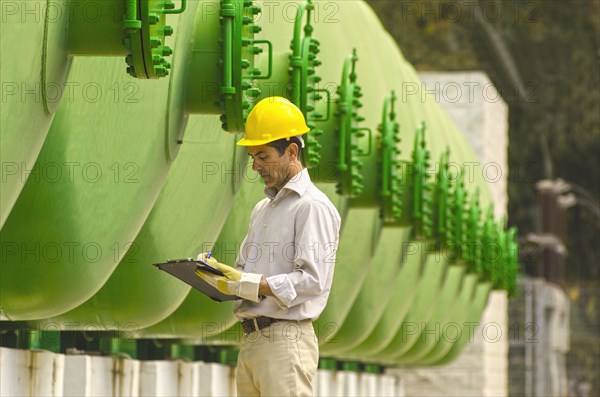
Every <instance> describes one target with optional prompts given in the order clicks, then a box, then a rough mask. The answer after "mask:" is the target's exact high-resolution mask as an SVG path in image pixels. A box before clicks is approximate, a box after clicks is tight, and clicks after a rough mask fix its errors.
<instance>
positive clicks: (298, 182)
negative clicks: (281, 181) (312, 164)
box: [264, 168, 311, 200]
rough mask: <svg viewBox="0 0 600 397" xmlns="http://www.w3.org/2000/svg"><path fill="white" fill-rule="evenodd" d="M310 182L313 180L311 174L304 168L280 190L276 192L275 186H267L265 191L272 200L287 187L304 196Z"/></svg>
mask: <svg viewBox="0 0 600 397" xmlns="http://www.w3.org/2000/svg"><path fill="white" fill-rule="evenodd" d="M310 183H311V181H310V175H308V169H307V168H303V169H302V171H300V172H299V173H297V174H296V175H294V176H293V177H292V179H290V180H289V181H288V183H286V184H285V186H284V187H283V188H282V189H281V190H280V191H279V192H276V191H275V188H272V187H265V190H264V192H265V196H267V197H268V198H270V199H271V200H275V198H276V197H277V196H278V195H279V194H280V193H281V192H283V191H284V190H286V189H287V190H293V191H294V192H296V193H298V195H300V196H302V195H303V194H304V193H305V192H306V189H308V186H309V185H310ZM280 197H281V196H280Z"/></svg>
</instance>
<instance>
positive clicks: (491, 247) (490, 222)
mask: <svg viewBox="0 0 600 397" xmlns="http://www.w3.org/2000/svg"><path fill="white" fill-rule="evenodd" d="M496 234H497V231H496V227H495V224H494V212H493V208H492V207H491V205H490V206H489V207H488V210H487V214H486V216H485V220H484V222H483V232H482V235H481V258H482V259H481V263H482V270H483V278H484V279H485V280H489V281H491V282H492V284H495V283H496V279H497V277H498V275H497V273H496V266H495V263H494V262H495V259H496V255H497V243H496V238H497V236H496Z"/></svg>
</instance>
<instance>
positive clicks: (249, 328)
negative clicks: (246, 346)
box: [241, 316, 285, 335]
mask: <svg viewBox="0 0 600 397" xmlns="http://www.w3.org/2000/svg"><path fill="white" fill-rule="evenodd" d="M278 321H285V320H282V319H279V318H271V317H264V316H260V317H255V318H247V319H244V320H242V321H241V323H242V329H243V330H244V335H250V334H251V333H252V332H254V331H260V330H261V329H263V328H267V327H268V326H269V325H271V324H273V323H276V322H278Z"/></svg>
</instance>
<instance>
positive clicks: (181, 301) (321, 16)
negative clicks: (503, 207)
mask: <svg viewBox="0 0 600 397" xmlns="http://www.w3.org/2000/svg"><path fill="white" fill-rule="evenodd" d="M43 3H45V2H36V3H35V4H39V5H40V6H41V5H42V4H43ZM50 3H52V4H62V5H64V6H69V5H72V4H74V3H72V2H70V1H68V0H64V1H61V2H58V1H56V2H55V1H54V0H52V1H50V2H49V3H48V4H50ZM167 3H169V2H158V1H150V2H139V1H137V0H108V1H107V2H106V3H103V5H102V7H104V8H101V9H102V10H104V11H108V10H114V12H116V15H117V16H118V18H117V19H116V20H114V18H113V20H108V19H106V20H102V21H101V23H100V24H98V25H96V26H93V25H92V24H90V23H85V21H82V20H81V19H79V20H76V21H75V22H72V21H69V22H64V21H53V22H54V24H53V25H50V24H49V23H50V20H51V18H50V16H51V15H50V14H47V15H45V17H44V18H45V19H44V20H45V21H46V24H45V25H44V24H38V25H35V24H34V23H33V22H31V21H25V23H22V22H20V20H17V19H12V20H10V21H9V22H8V23H5V22H4V21H3V22H2V38H1V42H0V43H1V44H2V51H3V54H4V53H6V52H4V51H6V49H8V50H9V51H17V49H18V46H17V44H15V42H16V41H17V40H16V39H15V38H16V37H17V35H20V36H19V37H22V40H23V43H24V45H23V52H24V54H25V56H26V57H27V59H30V61H31V62H30V63H29V64H27V66H28V67H18V66H17V64H16V63H15V62H12V61H11V60H10V59H8V58H7V57H2V65H1V68H2V69H1V70H2V82H3V91H2V96H3V104H5V102H6V106H7V107H8V109H9V111H10V113H11V115H13V114H17V115H27V116H26V117H9V116H7V114H8V113H9V112H7V111H5V110H6V109H3V112H2V119H1V121H2V135H1V137H2V164H3V169H2V175H3V178H2V213H1V215H2V218H1V219H0V220H1V223H0V227H1V228H2V229H1V236H0V243H1V244H2V262H1V270H2V277H1V280H0V314H1V316H2V320H5V321H6V320H11V321H18V320H26V321H30V324H32V326H34V325H35V323H36V322H38V323H48V322H52V323H54V324H59V327H60V328H63V329H65V328H66V327H67V325H68V327H69V329H70V330H73V329H85V324H88V325H89V324H94V325H95V327H96V328H95V329H96V330H121V329H122V327H123V326H124V325H125V324H135V326H136V329H137V330H138V332H137V334H136V337H138V338H169V339H181V340H182V341H184V342H185V343H187V344H193V345H198V344H234V345H235V344H237V342H239V337H240V330H239V326H238V325H237V323H236V321H235V318H234V317H233V315H232V313H231V306H232V305H231V303H224V304H217V303H215V302H213V301H211V300H210V299H208V298H207V297H205V296H204V295H202V294H200V293H199V292H197V291H195V290H190V288H189V287H188V286H186V285H185V284H183V283H180V282H179V281H177V280H175V279H173V278H171V277H169V276H167V275H166V274H164V273H163V272H160V271H158V270H157V269H155V268H154V267H153V266H152V264H153V263H156V262H161V261H164V260H167V259H173V258H179V257H193V256H195V255H196V254H197V253H199V252H203V251H208V250H212V252H213V254H214V256H215V257H216V258H218V259H219V260H220V261H222V262H225V263H229V264H233V262H234V260H235V257H236V255H237V251H238V249H239V243H240V242H241V241H242V239H243V237H244V235H245V234H246V231H247V227H248V222H249V218H250V213H251V211H252V208H253V207H254V204H256V202H258V201H259V200H260V199H261V198H263V197H264V195H263V192H262V190H263V186H262V183H261V181H260V180H259V178H257V177H256V173H254V172H253V171H251V170H250V169H249V167H248V165H247V153H246V151H245V149H243V148H239V147H237V146H236V145H235V141H236V140H237V139H239V134H237V133H239V132H241V131H242V130H243V123H244V118H245V117H246V116H247V114H248V112H249V110H250V109H251V107H252V105H253V103H255V102H256V101H257V100H259V99H260V98H263V97H267V96H272V95H281V96H285V97H288V98H289V99H290V100H292V101H294V102H295V103H296V104H297V105H298V106H299V107H300V108H301V110H302V111H303V112H304V113H305V115H306V117H307V120H308V123H309V125H310V126H311V128H313V132H312V133H311V134H309V136H308V137H307V139H306V141H307V148H306V150H305V163H306V164H307V165H308V166H309V167H310V172H311V177H312V178H313V181H314V182H315V183H316V184H317V185H318V187H319V188H320V189H321V190H323V191H324V192H325V193H326V194H327V195H328V196H329V197H330V198H331V200H332V201H333V202H334V204H335V205H336V207H337V208H338V211H339V212H340V214H341V215H342V229H341V232H340V244H339V247H338V253H337V264H336V270H335V276H334V281H333V286H332V289H331V295H330V299H329V302H328V305H327V307H326V309H325V311H324V312H323V313H322V315H321V317H320V318H319V319H318V321H317V322H316V323H315V328H316V331H317V334H318V336H319V341H320V344H321V354H322V355H323V356H325V357H332V358H335V359H342V360H352V361H362V362H372V363H385V364H390V365H399V364H401V365H422V364H427V365H434V364H439V363H444V362H449V361H450V360H452V359H453V358H455V357H456V356H457V355H458V354H460V352H461V351H462V349H463V348H464V346H465V345H466V342H467V341H468V339H465V337H468V335H465V334H466V333H467V332H465V331H466V329H465V325H464V324H470V323H471V322H476V321H477V320H478V319H479V318H480V316H481V313H482V311H483V309H484V308H485V305H486V302H487V298H488V295H489V292H490V291H491V289H492V288H506V287H507V285H508V284H507V283H508V281H507V280H508V279H509V278H510V274H512V273H511V272H514V265H515V263H516V262H515V261H516V259H515V255H514V252H513V254H511V255H512V256H510V255H506V256H503V257H502V258H501V260H499V261H498V260H497V261H492V260H490V259H489V258H485V257H483V258H482V256H481V252H480V251H477V252H474V251H473V252H471V251H469V252H461V255H462V256H459V257H450V256H448V250H447V249H448V247H449V246H451V245H452V244H457V245H458V246H459V247H463V246H465V247H466V246H468V244H471V243H481V244H491V243H494V242H499V243H500V244H502V245H503V246H507V247H509V246H510V247H512V246H513V245H514V232H513V233H512V234H510V233H508V234H507V233H505V232H504V231H503V225H502V224H497V223H495V221H494V220H493V219H491V218H490V216H489V215H487V216H486V217H482V215H481V210H480V207H481V208H487V207H488V206H489V204H490V202H491V199H490V195H489V192H488V189H487V186H486V182H485V181H484V180H483V177H482V174H481V172H477V171H478V169H477V168H474V169H471V170H470V171H471V172H472V171H475V173H474V174H470V175H468V178H467V177H466V175H463V176H462V178H461V177H460V176H457V175H454V174H450V175H452V178H450V179H451V180H446V181H444V180H441V179H440V178H442V177H443V175H444V174H443V171H447V170H448V169H449V165H448V161H450V162H454V164H457V163H462V164H465V163H476V162H478V159H477V157H476V156H475V154H474V152H473V150H472V149H471V148H470V146H469V145H468V143H467V142H466V140H465V138H464V137H463V135H462V133H461V132H460V131H459V130H458V129H457V127H456V126H455V125H454V123H453V122H452V121H451V120H450V119H449V118H448V116H447V115H446V114H445V113H444V112H443V111H442V110H441V109H440V107H439V106H438V105H437V104H436V103H435V101H433V100H432V98H431V97H427V98H425V99H426V100H423V99H424V98H423V96H422V93H421V91H420V90H421V89H422V87H421V83H420V81H419V79H418V77H417V75H416V72H415V70H414V68H413V67H412V66H411V65H410V64H409V63H408V62H407V61H406V60H405V59H404V57H403V56H402V54H401V52H400V50H399V49H398V48H397V46H396V44H395V43H394V41H393V39H392V38H391V36H390V35H389V34H388V33H387V32H385V30H384V29H383V27H382V26H381V23H380V22H379V20H378V19H377V17H376V16H375V14H374V13H373V12H372V10H371V9H370V8H369V7H368V5H367V4H366V3H365V2H360V1H352V2H345V1H335V2H331V1H324V0H323V1H315V2H300V1H293V2H292V1H290V2H286V3H283V4H280V3H277V4H273V3H272V2H254V3H253V2H251V1H243V0H223V1H220V2H218V1H215V0H204V1H190V2H189V3H187V2H185V1H183V2H179V3H178V6H177V7H179V8H178V9H177V10H175V11H173V12H176V13H179V14H181V15H180V16H173V15H170V16H169V17H168V18H167V17H166V15H167V14H168V13H170V11H169V10H173V9H175V8H176V6H175V5H168V6H167V5H165V4H167ZM32 4H33V3H32ZM83 4H84V5H88V6H89V5H90V4H91V0H85V1H83ZM299 6H300V8H299ZM261 8H262V11H261ZM9 11H10V13H12V12H13V11H12V10H9ZM138 17H139V19H138ZM167 22H168V23H169V25H166V23H167ZM40 25H41V26H42V27H43V29H42V27H40ZM148 29H149V30H148ZM148 32H149V34H151V35H152V37H151V39H150V40H146V41H144V40H145V39H144V37H146V36H145V35H146V34H148ZM173 33H174V34H173ZM171 34H173V37H170V38H169V37H168V36H170V35H171ZM154 35H156V36H154ZM140 37H141V44H140V45H138V42H137V41H136V38H138V39H139V38H140ZM40 42H42V43H44V45H43V46H42V47H40V46H39V43H40ZM140 46H141V47H140ZM145 46H146V47H145ZM172 49H173V50H172ZM171 53H173V57H172V58H168V59H169V61H167V60H166V57H168V56H169V55H170V54H171ZM144 54H145V55H144ZM148 54H151V55H148ZM89 55H96V56H95V57H89ZM124 56H125V60H123V57H124ZM44 65H46V69H44V67H45V66H44ZM40 70H42V72H43V73H42V74H41V76H42V80H41V81H42V82H43V81H46V82H47V81H62V82H64V83H66V84H68V83H70V84H71V86H77V87H86V88H85V91H81V93H82V94H83V93H84V94H85V96H84V97H83V98H82V99H79V100H69V98H68V97H65V96H64V95H63V97H62V100H57V101H56V103H52V104H49V100H48V91H46V92H45V94H43V95H42V98H45V101H42V103H41V104H40V103H36V102H35V101H26V103H25V105H24V106H21V104H20V103H19V98H20V97H19V95H20V93H21V92H20V91H19V92H13V91H14V90H15V89H17V88H19V87H17V88H15V86H14V85H10V84H9V85H7V84H4V83H5V81H9V80H7V79H10V80H14V81H25V82H29V83H27V84H34V83H35V82H37V81H40V72H39V71H40ZM44 73H47V75H48V76H49V77H48V76H46V75H44ZM44 76H46V77H44ZM160 77H162V78H160ZM44 79H46V80H44ZM61 79H62V80H61ZM25 86H26V85H25ZM415 88H416V89H417V92H416V93H415V92H414V91H412V90H414V89H415ZM19 89H20V88H19ZM11 90H12V91H11ZM5 98H6V101H5ZM3 108H4V106H3ZM21 130H26V132H25V133H24V134H21V135H19V134H20V131H21ZM46 135H47V136H46ZM42 143H43V146H42ZM38 153H39V155H38ZM36 158H37V160H36ZM34 161H35V166H32V164H33V162H34ZM17 163H19V164H21V163H23V164H25V165H24V167H26V169H28V170H32V171H31V172H26V173H25V176H28V178H22V177H20V175H21V174H20V172H21V171H20V169H19V168H14V167H13V165H14V164H17ZM440 170H441V171H440ZM452 170H453V172H455V173H456V172H458V170H459V168H458V167H455V166H454V167H452ZM440 175H441V176H440ZM445 175H446V177H448V174H445ZM476 192H480V193H476ZM483 218H485V219H483ZM511 244H513V245H511ZM515 249H516V248H515ZM513 251H514V250H513ZM511 252H512V251H511ZM515 252H516V251H515ZM511 266H512V267H511ZM67 286H68V287H67ZM450 323H457V324H459V326H458V328H457V329H458V331H462V332H459V335H458V336H457V337H456V338H454V339H453V340H451V339H449V338H438V339H435V338H434V337H428V333H427V330H429V329H430V328H433V329H435V327H436V324H450ZM73 324H80V326H79V327H78V326H75V328H73ZM415 324H417V325H419V326H421V325H423V326H424V327H425V328H424V329H417V328H415ZM38 325H39V324H38ZM427 327H429V328H427ZM458 331H457V332H458Z"/></svg>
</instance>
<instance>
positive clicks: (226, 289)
mask: <svg viewBox="0 0 600 397" xmlns="http://www.w3.org/2000/svg"><path fill="white" fill-rule="evenodd" d="M198 259H201V260H203V261H204V262H206V263H208V264H209V265H211V266H212V267H214V268H215V269H217V270H219V271H220V272H221V273H223V275H222V276H217V275H216V274H213V273H210V272H207V271H203V270H202V269H197V270H196V275H197V276H198V277H200V278H201V279H203V280H204V281H206V282H207V283H208V284H210V285H212V286H213V287H215V288H216V289H217V290H219V292H221V293H223V294H227V295H237V296H239V297H240V298H244V299H248V300H251V301H254V302H258V301H259V298H258V287H259V284H260V280H261V279H262V275H260V274H254V273H244V272H240V271H239V270H237V269H234V268H233V267H231V266H227V265H225V264H223V263H220V262H219V261H217V260H216V259H215V258H207V254H206V253H202V254H200V255H198Z"/></svg>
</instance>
